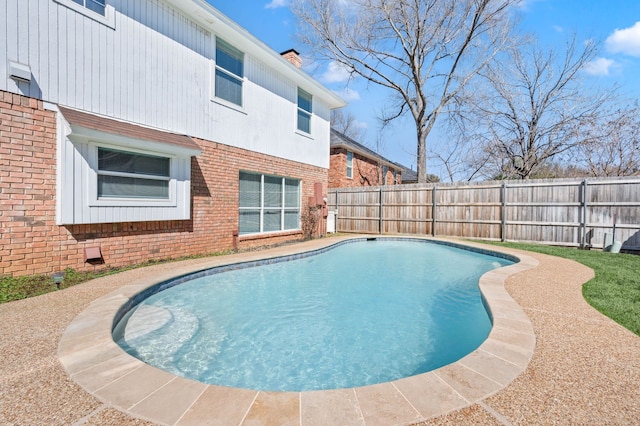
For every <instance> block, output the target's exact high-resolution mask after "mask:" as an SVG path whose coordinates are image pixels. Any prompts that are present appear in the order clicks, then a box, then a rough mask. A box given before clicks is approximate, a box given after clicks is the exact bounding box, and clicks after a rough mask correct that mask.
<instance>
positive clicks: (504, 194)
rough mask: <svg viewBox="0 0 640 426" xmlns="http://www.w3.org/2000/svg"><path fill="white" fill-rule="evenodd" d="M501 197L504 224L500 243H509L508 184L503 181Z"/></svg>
mask: <svg viewBox="0 0 640 426" xmlns="http://www.w3.org/2000/svg"><path fill="white" fill-rule="evenodd" d="M500 197H501V198H502V209H501V212H500V215H501V216H502V218H501V219H502V224H501V228H500V241H502V242H505V241H507V182H506V181H502V190H501V191H500Z"/></svg>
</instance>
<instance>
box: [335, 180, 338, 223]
mask: <svg viewBox="0 0 640 426" xmlns="http://www.w3.org/2000/svg"><path fill="white" fill-rule="evenodd" d="M338 191H339V189H338V188H336V210H335V212H336V217H335V221H336V232H339V230H338V216H339V214H338Z"/></svg>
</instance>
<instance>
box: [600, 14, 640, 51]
mask: <svg viewBox="0 0 640 426" xmlns="http://www.w3.org/2000/svg"><path fill="white" fill-rule="evenodd" d="M605 45H606V47H607V50H608V51H609V52H612V53H623V54H625V55H629V56H638V57H640V21H639V22H636V23H635V25H634V26H632V27H629V28H623V29H616V30H615V31H614V32H613V34H611V35H610V36H609V37H607V40H606V42H605Z"/></svg>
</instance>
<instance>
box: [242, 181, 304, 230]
mask: <svg viewBox="0 0 640 426" xmlns="http://www.w3.org/2000/svg"><path fill="white" fill-rule="evenodd" d="M239 217H240V219H239V233H240V235H245V234H257V233H263V232H277V231H286V230H295V229H300V181H299V180H297V179H289V178H285V177H280V176H269V175H263V174H255V173H247V172H240V212H239Z"/></svg>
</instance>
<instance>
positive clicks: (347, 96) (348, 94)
mask: <svg viewBox="0 0 640 426" xmlns="http://www.w3.org/2000/svg"><path fill="white" fill-rule="evenodd" d="M335 92H336V93H337V94H338V96H340V97H341V98H342V99H344V100H345V101H347V102H353V101H358V100H360V93H358V92H356V91H355V90H353V89H349V88H348V87H345V88H344V89H342V90H335Z"/></svg>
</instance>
